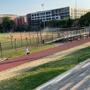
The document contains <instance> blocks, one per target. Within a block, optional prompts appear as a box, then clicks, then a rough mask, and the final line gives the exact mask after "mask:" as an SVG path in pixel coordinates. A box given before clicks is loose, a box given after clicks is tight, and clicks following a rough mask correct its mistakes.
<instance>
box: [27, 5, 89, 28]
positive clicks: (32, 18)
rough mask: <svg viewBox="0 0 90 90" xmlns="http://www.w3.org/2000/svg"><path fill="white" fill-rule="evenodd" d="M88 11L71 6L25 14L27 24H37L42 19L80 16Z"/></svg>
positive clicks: (42, 20) (49, 19)
mask: <svg viewBox="0 0 90 90" xmlns="http://www.w3.org/2000/svg"><path fill="white" fill-rule="evenodd" d="M89 11H90V10H89V9H88V10H87V9H79V8H72V7H63V8H58V9H52V10H45V11H38V12H34V13H30V14H27V22H28V25H31V26H37V25H38V24H39V23H40V22H44V21H51V20H62V19H68V18H71V19H75V18H80V17H81V16H82V15H84V14H86V13H87V12H89Z"/></svg>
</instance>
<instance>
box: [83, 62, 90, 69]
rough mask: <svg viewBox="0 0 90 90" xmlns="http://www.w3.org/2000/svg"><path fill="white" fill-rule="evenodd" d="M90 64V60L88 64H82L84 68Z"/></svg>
mask: <svg viewBox="0 0 90 90" xmlns="http://www.w3.org/2000/svg"><path fill="white" fill-rule="evenodd" d="M89 65H90V62H89V63H87V64H85V65H84V66H82V68H85V67H87V66H89Z"/></svg>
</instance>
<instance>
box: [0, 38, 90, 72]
mask: <svg viewBox="0 0 90 90" xmlns="http://www.w3.org/2000/svg"><path fill="white" fill-rule="evenodd" d="M89 41H90V38H88V39H84V40H79V41H74V42H70V43H66V44H63V45H60V46H56V47H53V48H50V49H46V50H42V51H38V52H35V53H31V54H30V57H29V59H26V55H24V56H20V57H17V58H13V59H10V60H7V61H2V62H0V71H4V70H6V69H9V68H12V67H15V66H18V65H21V64H23V63H27V62H30V61H33V60H36V59H39V58H42V57H45V56H48V55H52V54H54V53H57V52H60V51H64V50H67V49H70V48H73V47H75V46H78V45H81V44H84V43H86V42H89Z"/></svg>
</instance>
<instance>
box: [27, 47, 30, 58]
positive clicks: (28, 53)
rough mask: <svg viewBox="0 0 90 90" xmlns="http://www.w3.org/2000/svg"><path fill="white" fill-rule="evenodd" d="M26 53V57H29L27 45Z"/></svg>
mask: <svg viewBox="0 0 90 90" xmlns="http://www.w3.org/2000/svg"><path fill="white" fill-rule="evenodd" d="M26 54H27V58H29V54H30V52H29V50H28V47H26Z"/></svg>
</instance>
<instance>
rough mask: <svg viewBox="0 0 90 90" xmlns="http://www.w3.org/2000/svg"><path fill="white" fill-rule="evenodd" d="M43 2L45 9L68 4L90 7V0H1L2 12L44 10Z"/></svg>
mask: <svg viewBox="0 0 90 90" xmlns="http://www.w3.org/2000/svg"><path fill="white" fill-rule="evenodd" d="M75 2H76V3H75ZM41 4H44V10H50V9H55V8H61V7H67V6H71V7H76V6H77V8H85V9H90V0H0V14H16V15H26V14H28V13H32V12H37V11H42V10H43V8H42V6H41Z"/></svg>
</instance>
